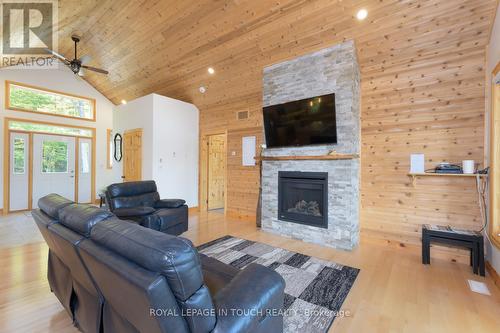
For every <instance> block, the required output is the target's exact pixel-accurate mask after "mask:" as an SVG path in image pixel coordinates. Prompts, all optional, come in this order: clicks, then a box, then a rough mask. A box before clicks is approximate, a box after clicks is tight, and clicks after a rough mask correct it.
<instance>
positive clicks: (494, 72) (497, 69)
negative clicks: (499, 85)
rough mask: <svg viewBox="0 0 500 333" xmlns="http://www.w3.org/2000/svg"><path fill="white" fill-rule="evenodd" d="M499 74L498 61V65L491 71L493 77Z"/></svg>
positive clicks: (499, 63) (499, 65) (499, 64)
mask: <svg viewBox="0 0 500 333" xmlns="http://www.w3.org/2000/svg"><path fill="white" fill-rule="evenodd" d="M499 72H500V61H499V62H498V64H497V65H496V66H495V68H494V69H493V72H492V74H493V76H495V75H497V74H498V73H499Z"/></svg>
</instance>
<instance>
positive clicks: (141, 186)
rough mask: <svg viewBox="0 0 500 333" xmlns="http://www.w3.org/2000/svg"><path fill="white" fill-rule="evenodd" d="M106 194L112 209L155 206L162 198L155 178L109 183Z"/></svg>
mask: <svg viewBox="0 0 500 333" xmlns="http://www.w3.org/2000/svg"><path fill="white" fill-rule="evenodd" d="M106 196H107V200H108V201H109V202H108V204H109V207H110V209H111V210H114V209H117V208H131V207H137V206H147V207H153V206H154V204H155V202H156V201H158V200H160V195H159V194H158V190H157V188H156V183H155V182H154V181H153V180H146V181H138V182H127V183H117V184H112V185H109V186H108V188H107V191H106Z"/></svg>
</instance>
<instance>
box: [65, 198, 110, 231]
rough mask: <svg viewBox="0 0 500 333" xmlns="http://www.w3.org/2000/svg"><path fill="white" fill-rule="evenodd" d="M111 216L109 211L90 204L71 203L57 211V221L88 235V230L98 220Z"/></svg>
mask: <svg viewBox="0 0 500 333" xmlns="http://www.w3.org/2000/svg"><path fill="white" fill-rule="evenodd" d="M111 216H113V214H111V213H110V212H109V211H107V210H104V209H102V208H97V207H95V206H90V205H79V204H71V205H68V206H66V207H64V208H63V209H61V210H60V212H59V221H60V223H61V224H63V225H64V226H65V227H67V228H69V229H71V230H73V231H74V232H76V233H78V234H80V235H82V236H84V237H90V231H91V230H92V228H93V227H94V226H95V225H96V224H97V223H99V222H101V221H103V220H105V219H107V218H109V217H111Z"/></svg>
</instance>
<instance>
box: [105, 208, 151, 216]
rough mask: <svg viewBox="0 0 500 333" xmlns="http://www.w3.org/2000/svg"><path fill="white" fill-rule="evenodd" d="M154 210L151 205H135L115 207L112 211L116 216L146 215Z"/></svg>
mask: <svg viewBox="0 0 500 333" xmlns="http://www.w3.org/2000/svg"><path fill="white" fill-rule="evenodd" d="M154 212H155V209H154V208H153V207H148V206H137V207H133V208H117V209H115V210H114V211H113V213H115V215H116V216H118V217H131V216H146V215H149V214H152V213H154Z"/></svg>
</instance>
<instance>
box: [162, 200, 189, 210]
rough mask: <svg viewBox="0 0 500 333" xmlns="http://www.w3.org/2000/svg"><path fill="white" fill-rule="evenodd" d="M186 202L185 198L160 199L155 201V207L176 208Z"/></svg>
mask: <svg viewBox="0 0 500 333" xmlns="http://www.w3.org/2000/svg"><path fill="white" fill-rule="evenodd" d="M184 204H186V200H182V199H161V200H158V201H156V202H155V205H154V206H155V208H156V209H159V208H178V207H180V206H183V205H184Z"/></svg>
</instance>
